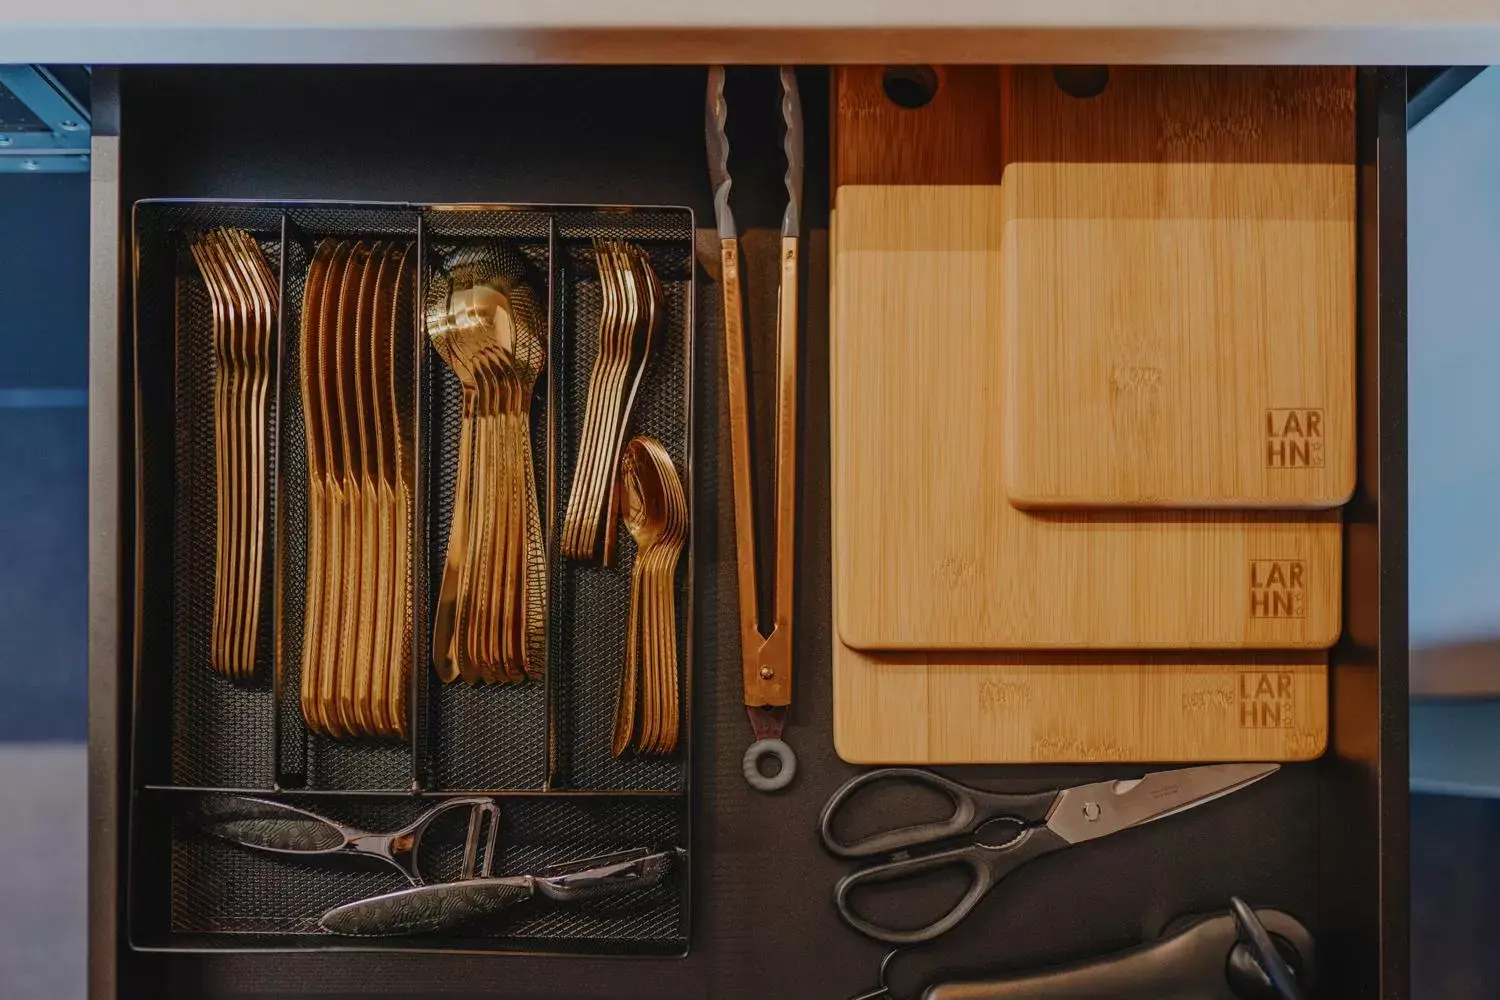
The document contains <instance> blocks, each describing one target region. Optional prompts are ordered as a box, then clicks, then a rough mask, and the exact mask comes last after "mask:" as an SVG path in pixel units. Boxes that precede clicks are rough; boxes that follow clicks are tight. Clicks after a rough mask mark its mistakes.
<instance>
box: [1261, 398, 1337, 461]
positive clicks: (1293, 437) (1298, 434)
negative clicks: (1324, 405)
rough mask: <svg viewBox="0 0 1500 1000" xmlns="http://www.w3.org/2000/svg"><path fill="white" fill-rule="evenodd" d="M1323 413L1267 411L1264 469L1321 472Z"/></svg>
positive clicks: (1303, 410)
mask: <svg viewBox="0 0 1500 1000" xmlns="http://www.w3.org/2000/svg"><path fill="white" fill-rule="evenodd" d="M1322 467H1323V411H1322V410H1308V409H1290V410H1267V411H1266V468H1268V469H1321V468H1322Z"/></svg>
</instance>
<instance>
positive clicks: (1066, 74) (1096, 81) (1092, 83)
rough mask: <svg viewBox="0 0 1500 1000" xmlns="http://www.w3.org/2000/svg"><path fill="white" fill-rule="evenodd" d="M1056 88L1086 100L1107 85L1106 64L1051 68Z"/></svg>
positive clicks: (1099, 92)
mask: <svg viewBox="0 0 1500 1000" xmlns="http://www.w3.org/2000/svg"><path fill="white" fill-rule="evenodd" d="M1052 79H1053V80H1055V81H1056V82H1057V88H1058V89H1059V90H1061V91H1062V92H1063V93H1064V94H1067V95H1068V96H1069V97H1076V98H1078V99H1079V100H1088V99H1089V98H1090V97H1098V96H1099V95H1100V94H1102V93H1104V88H1105V87H1108V86H1109V67H1108V66H1058V67H1056V68H1055V69H1053V70H1052Z"/></svg>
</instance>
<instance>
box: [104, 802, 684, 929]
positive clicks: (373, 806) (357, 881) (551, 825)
mask: <svg viewBox="0 0 1500 1000" xmlns="http://www.w3.org/2000/svg"><path fill="white" fill-rule="evenodd" d="M223 799H224V796H222V795H215V794H212V793H201V792H195V791H186V790H157V791H150V792H143V793H141V795H140V797H139V799H138V800H137V803H136V821H137V824H138V830H139V831H141V832H143V833H149V836H147V837H143V838H141V849H140V850H138V851H137V852H136V856H135V858H134V860H133V865H132V870H131V877H132V881H133V884H135V885H139V886H142V887H143V888H144V889H145V891H138V892H133V893H132V894H131V911H130V923H131V930H132V940H133V942H134V944H135V945H136V946H137V947H141V948H146V949H153V950H154V949H172V950H178V949H188V950H202V949H222V948H226V947H228V948H234V949H237V950H239V949H257V950H258V949H308V948H327V947H338V946H339V945H343V946H345V947H370V946H371V945H372V944H373V945H376V946H378V947H381V948H392V949H413V948H416V949H422V948H429V949H430V948H433V947H434V946H435V945H436V946H440V947H442V948H444V949H460V950H465V951H493V950H511V951H532V952H537V951H547V952H569V953H579V952H587V953H598V954H641V955H674V954H680V953H681V952H683V951H684V950H685V949H686V947H687V917H688V903H687V879H686V876H685V873H684V872H683V871H681V870H678V871H676V872H675V873H673V874H672V875H669V876H668V877H667V879H666V880H665V881H663V882H662V883H660V884H658V885H655V886H653V887H651V888H649V889H644V890H641V891H639V892H629V893H624V894H622V895H618V896H615V897H612V898H609V897H607V898H604V899H597V900H593V901H590V902H582V903H568V904H563V903H553V902H551V901H548V900H544V899H531V900H527V901H525V902H522V903H518V904H516V905H514V906H512V907H509V908H506V909H504V910H501V911H500V912H498V913H495V914H491V915H489V916H486V917H482V918H479V919H477V920H475V921H473V922H472V923H471V924H468V925H466V926H465V928H464V929H463V930H460V931H455V932H453V934H451V935H448V936H444V937H443V938H442V939H441V940H440V941H439V940H437V939H434V938H432V937H410V938H378V939H369V938H341V937H335V936H332V935H329V934H327V933H326V932H324V931H323V930H322V929H321V928H320V927H319V926H318V918H319V917H320V916H321V915H322V914H323V913H325V912H327V911H328V910H329V909H331V908H333V907H335V906H339V905H341V904H344V903H349V902H353V901H355V900H358V899H364V898H367V897H370V896H376V895H379V894H381V893H387V892H394V891H397V890H400V889H403V888H405V887H406V885H407V882H406V880H405V879H404V878H403V877H402V876H401V875H400V874H399V873H398V872H396V870H395V869H393V868H390V867H388V866H384V865H380V864H376V863H373V862H366V863H357V862H358V861H359V859H334V860H331V861H330V860H324V859H312V860H307V859H299V858H278V857H274V856H272V855H269V854H265V853H262V852H258V851H252V850H247V849H244V848H241V847H238V846H236V845H233V844H230V843H227V842H225V841H222V840H219V839H217V838H215V837H213V836H210V835H208V834H205V833H203V832H202V831H201V830H199V829H198V827H197V825H196V824H195V821H194V817H195V816H196V815H198V814H200V813H201V811H202V810H203V809H205V808H207V807H212V806H213V805H214V804H215V801H216V800H217V801H219V802H222V800H223ZM284 801H287V802H289V803H291V804H293V805H296V806H298V807H299V808H303V809H308V810H312V811H314V812H317V813H318V814H320V815H323V816H327V817H328V818H329V819H333V820H336V821H338V822H341V823H346V824H351V825H354V826H358V827H360V828H362V829H366V830H371V831H381V832H383V831H389V830H397V829H400V828H402V827H403V826H405V825H406V824H408V823H410V822H412V820H414V819H415V818H416V816H417V815H418V814H419V813H421V812H422V811H423V810H425V809H427V808H428V807H430V806H432V805H434V804H435V803H434V800H433V799H432V798H430V797H424V798H412V797H410V796H406V795H358V794H351V795H313V794H300V795H298V794H289V795H287V796H286V797H285V799H284ZM497 801H498V803H499V806H500V813H501V820H500V822H501V825H500V840H499V844H498V846H497V849H496V854H495V859H494V868H493V874H495V875H497V876H507V875H527V874H536V873H538V872H539V871H541V870H542V869H544V868H546V867H547V866H552V865H558V864H566V863H569V862H576V861H582V860H585V859H590V858H597V857H599V856H601V855H607V854H610V853H612V852H615V851H621V850H629V849H633V848H638V847H643V846H652V845H660V844H671V843H675V842H676V841H677V838H678V837H679V836H680V832H681V829H682V827H683V825H684V824H685V823H686V815H685V810H686V805H685V801H684V800H683V799H682V797H680V796H675V795H653V794H643V795H636V796H629V797H622V796H595V795H587V794H577V795H550V796H549V795H540V796H538V795H530V796H510V797H505V796H501V797H499V798H498V799H497ZM460 814H461V811H460ZM462 830H463V827H462V825H461V820H460V821H459V822H458V823H456V824H455V823H449V824H447V825H445V826H435V827H434V828H433V832H432V833H430V834H429V839H427V840H424V842H423V860H422V869H423V871H425V872H429V873H432V875H433V876H434V879H436V878H442V879H448V878H453V877H456V875H457V871H458V867H459V861H460V859H461V856H462V847H463V844H462V837H461V833H462ZM429 852H430V853H429ZM340 862H343V863H340Z"/></svg>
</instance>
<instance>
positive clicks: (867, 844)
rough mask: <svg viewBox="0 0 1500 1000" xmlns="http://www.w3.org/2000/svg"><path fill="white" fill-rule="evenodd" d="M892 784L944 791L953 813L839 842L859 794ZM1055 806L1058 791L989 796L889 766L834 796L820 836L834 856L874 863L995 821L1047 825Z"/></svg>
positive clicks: (820, 821) (826, 808)
mask: <svg viewBox="0 0 1500 1000" xmlns="http://www.w3.org/2000/svg"><path fill="white" fill-rule="evenodd" d="M888 781H904V782H908V783H911V784H917V785H924V786H926V787H928V788H932V789H935V790H937V791H939V792H942V793H943V794H944V795H946V796H947V797H948V798H949V799H950V800H951V801H952V802H953V814H952V815H951V816H949V817H948V818H947V819H945V820H938V821H937V822H933V823H918V824H915V825H912V826H903V827H898V828H896V829H893V830H885V831H883V832H881V833H876V834H872V835H870V836H868V837H865V838H863V839H861V840H856V841H854V842H853V843H844V842H843V841H841V840H839V839H838V838H837V837H836V836H835V835H834V832H833V824H834V820H835V817H836V816H837V815H838V813H839V810H841V809H842V808H843V807H844V804H845V803H847V802H848V801H849V799H850V797H851V796H853V795H854V794H855V793H856V792H858V791H859V790H860V789H862V788H865V787H868V786H870V785H873V784H875V783H877V782H888ZM1056 801H1057V792H1056V791H1046V792H1035V793H1032V794H1027V795H1010V794H1006V793H1004V792H987V791H984V790H983V789H979V788H970V787H969V786H968V785H962V784H959V783H958V782H956V781H953V780H951V779H949V778H945V777H943V776H942V775H941V774H938V773H936V772H934V771H924V770H922V769H921V768H916V767H887V768H881V769H879V770H876V771H866V772H865V773H864V774H860V775H856V776H855V777H853V778H850V779H849V780H848V781H846V782H845V783H844V785H843V787H841V788H840V789H839V790H838V791H836V792H834V793H833V795H832V797H831V798H829V800H828V802H827V804H825V805H824V806H823V814H822V816H820V817H819V819H818V832H819V834H820V835H821V836H822V838H823V846H824V847H826V848H828V851H829V853H831V854H834V855H837V856H838V857H841V858H871V857H877V856H880V855H888V854H895V853H896V852H898V851H903V850H905V849H907V848H909V847H916V846H919V845H922V844H934V843H938V842H940V841H944V840H949V839H952V838H954V837H960V836H963V835H964V834H968V833H973V832H975V831H976V830H978V829H979V828H980V827H981V826H983V825H984V824H986V823H989V822H991V821H994V820H1009V821H1011V822H1012V823H1015V824H1016V825H1017V826H1028V825H1032V824H1036V823H1043V822H1045V821H1046V819H1047V814H1048V813H1049V812H1051V810H1052V804H1053V803H1054V802H1056ZM1006 839H1009V838H1008V837H1007V838H1006Z"/></svg>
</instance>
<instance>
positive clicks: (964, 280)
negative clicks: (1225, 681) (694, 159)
mask: <svg viewBox="0 0 1500 1000" xmlns="http://www.w3.org/2000/svg"><path fill="white" fill-rule="evenodd" d="M940 77H941V85H940V86H939V88H938V91H937V94H936V97H935V98H934V100H933V101H932V102H931V103H930V104H928V105H927V106H926V107H924V108H921V109H919V110H908V109H905V108H901V107H898V106H896V105H894V104H892V103H891V102H890V101H889V100H887V99H886V97H885V95H884V93H883V92H882V89H881V83H880V80H881V72H880V70H879V69H878V68H870V69H862V68H851V69H844V70H840V71H839V73H838V83H837V104H838V110H837V126H836V127H837V136H836V144H835V145H836V149H835V162H836V165H835V179H836V184H837V191H836V195H835V222H834V233H833V275H834V276H833V286H834V287H833V316H832V325H831V343H830V351H831V367H832V375H831V392H832V421H833V532H834V537H835V565H834V573H835V581H836V586H835V600H834V605H835V616H836V624H837V629H838V634H839V636H840V638H841V640H842V641H843V642H844V643H846V644H847V645H849V646H851V647H854V648H857V649H866V650H870V649H911V650H916V649H921V650H934V649H1040V648H1048V649H1072V650H1078V649H1117V650H1118V649H1238V648H1264V649H1291V648H1303V649H1308V648H1325V647H1327V646H1329V645H1331V644H1332V643H1333V642H1334V641H1335V639H1336V638H1337V636H1338V633H1339V610H1340V609H1339V589H1340V588H1339V561H1340V524H1339V520H1338V514H1337V512H1315V513H1303V514H1298V515H1293V516H1288V515H1270V514H1264V513H1262V514H1254V513H1231V512H1221V511H1211V512H1205V511H1198V512H1149V513H1147V512H1139V513H1119V512H1103V511H1095V512H1088V513H1078V512H1056V513H1035V514H1034V513H1028V512H1025V511H1022V510H1018V509H1016V508H1015V507H1014V506H1012V505H1011V504H1010V503H1009V501H1008V500H1007V498H1006V496H1005V489H1004V483H1003V479H1002V472H1003V469H1004V434H1003V432H1002V427H1001V415H1002V413H1003V402H1004V390H1005V377H1004V375H1005V365H1004V358H1003V354H1002V350H1001V338H1000V334H999V321H1000V317H1001V310H1002V301H1001V286H1002V280H1001V279H1002V260H1001V235H1002V232H1001V229H1002V226H1001V191H1000V185H999V181H1000V173H1001V158H1000V143H999V139H1000V80H999V71H998V70H996V69H993V68H989V69H986V68H962V69H960V68H953V69H948V70H943V71H940Z"/></svg>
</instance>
